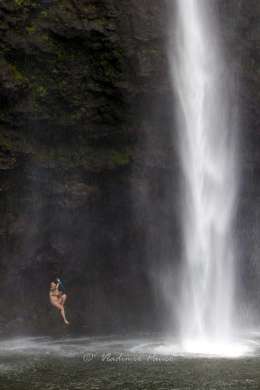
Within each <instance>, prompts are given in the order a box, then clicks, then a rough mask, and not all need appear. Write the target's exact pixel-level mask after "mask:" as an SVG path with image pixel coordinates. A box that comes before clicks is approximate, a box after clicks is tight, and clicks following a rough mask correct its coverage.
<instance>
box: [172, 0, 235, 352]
mask: <svg viewBox="0 0 260 390" xmlns="http://www.w3.org/2000/svg"><path fill="white" fill-rule="evenodd" d="M210 3H211V5H212V4H213V3H212V2H209V1H208V0H174V11H173V15H174V14H175V16H173V18H172V26H174V30H173V31H172V34H171V36H173V39H172V42H171V45H170V50H169V54H170V60H171V69H172V82H173V88H174V90H176V92H177V95H178V98H179V103H180V105H179V112H180V113H181V114H180V115H179V124H178V127H179V150H180V160H181V166H182V172H183V178H184V180H183V187H182V192H183V207H182V213H181V214H182V215H181V218H182V226H183V251H184V256H183V257H184V258H183V269H182V277H181V293H180V308H179V310H178V319H179V327H180V335H181V341H182V344H183V348H184V349H185V350H187V351H190V352H200V351H202V352H203V351H204V350H205V352H206V353H207V352H211V349H213V353H214V348H215V352H218V348H220V349H221V348H225V347H223V346H224V345H228V343H229V342H230V340H231V338H232V334H233V331H234V329H233V326H234V310H233V308H234V306H235V304H234V296H235V295H234V288H235V253H234V239H233V231H232V229H233V218H234V213H235V204H236V195H237V176H238V175H237V168H236V167H237V159H236V149H237V148H236V138H237V136H236V134H235V133H236V131H235V126H236V124H235V123H234V115H233V113H232V112H233V111H234V102H233V101H232V97H231V96H232V94H231V93H230V90H231V89H232V84H233V83H232V82H231V80H232V77H231V74H230V72H229V71H228V66H227V64H226V63H225V59H224V55H223V53H222V50H221V49H222V48H221V43H220V39H219V38H218V35H219V34H218V30H217V24H216V21H215V20H214V19H215V18H214V13H212V9H211V7H210ZM214 346H215V347H214ZM219 352H220V353H221V352H222V351H221V350H220V351H219Z"/></svg>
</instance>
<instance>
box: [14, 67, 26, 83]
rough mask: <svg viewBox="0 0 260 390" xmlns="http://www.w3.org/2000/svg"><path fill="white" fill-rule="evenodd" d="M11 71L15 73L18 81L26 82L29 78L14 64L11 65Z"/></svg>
mask: <svg viewBox="0 0 260 390" xmlns="http://www.w3.org/2000/svg"><path fill="white" fill-rule="evenodd" d="M11 71H12V74H13V78H14V79H15V80H16V81H18V82H25V81H27V78H26V77H25V76H24V75H23V74H22V73H21V72H20V71H19V70H18V69H17V67H16V66H15V65H14V64H13V65H11Z"/></svg>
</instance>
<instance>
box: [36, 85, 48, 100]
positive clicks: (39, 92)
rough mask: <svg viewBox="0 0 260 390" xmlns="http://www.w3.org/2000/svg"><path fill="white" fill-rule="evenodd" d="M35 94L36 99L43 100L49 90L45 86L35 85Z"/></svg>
mask: <svg viewBox="0 0 260 390" xmlns="http://www.w3.org/2000/svg"><path fill="white" fill-rule="evenodd" d="M33 92H34V94H35V95H36V97H40V98H43V97H45V96H46V95H47V93H48V90H47V88H46V87H44V86H43V85H34V86H33Z"/></svg>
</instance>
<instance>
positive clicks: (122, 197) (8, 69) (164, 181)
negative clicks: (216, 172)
mask: <svg viewBox="0 0 260 390" xmlns="http://www.w3.org/2000/svg"><path fill="white" fill-rule="evenodd" d="M238 3H239V4H238ZM249 3H250V4H249ZM251 3H252V4H251ZM250 5H251V6H250ZM234 11H236V12H237V13H238V17H237V18H236V21H237V22H234V21H233V19H232V18H233V16H234ZM166 12H167V11H166V8H165V3H164V2H158V1H157V0H149V1H147V0H120V1H117V0H4V1H2V2H1V4H0V30H1V34H0V49H1V55H0V101H1V113H0V215H1V219H0V240H1V245H0V270H1V273H0V295H1V300H0V313H1V314H0V322H1V323H2V329H3V330H4V329H8V331H19V332H20V331H22V330H23V329H24V330H29V331H32V330H38V331H44V332H46V330H47V329H48V328H49V326H50V324H51V327H52V328H55V327H56V326H57V327H58V329H59V326H60V323H59V319H57V318H55V313H54V311H53V310H52V308H50V307H49V303H48V284H49V281H50V280H51V279H52V278H53V277H55V276H58V275H62V276H63V277H64V279H65V284H66V285H67V289H68V292H69V296H70V299H69V306H70V308H71V310H70V313H69V314H70V317H71V319H72V323H74V328H73V329H75V330H79V329H81V330H84V331H88V332H91V331H103V330H108V331H109V330H111V331H115V330H117V329H121V330H124V329H125V330H128V331H129V330H131V329H132V330H135V329H141V328H145V327H146V325H147V324H149V328H151V327H152V326H151V323H153V324H154V326H155V327H156V326H157V324H158V322H156V320H157V319H158V317H159V316H158V315H156V311H157V309H158V307H160V308H161V302H160V300H156V294H155V295H154V291H153V290H152V288H151V285H150V280H151V279H150V275H149V274H148V266H147V261H148V262H149V263H150V264H152V263H154V262H155V263H156V262H158V261H160V259H163V258H168V257H169V256H172V253H175V254H176V255H177V253H178V250H179V229H178V222H177V218H176V208H178V203H177V198H178V196H177V195H178V190H177V188H178V185H177V176H178V163H177V159H176V157H175V156H176V151H175V146H174V142H172V141H173V139H172V134H171V133H172V124H173V117H172V111H173V110H172V107H173V105H174V102H173V98H172V96H171V94H172V93H171V88H170V83H169V77H168V65H167V58H166V50H165V44H166V25H165V24H166V22H165V21H166V20H167V17H166ZM259 12H260V8H259V6H258V5H257V2H256V1H253V0H251V1H248V0H247V1H246V0H243V1H240V2H237V1H236V2H232V1H225V2H224V1H220V7H219V13H220V16H221V17H222V20H223V27H225V28H223V34H224V35H223V36H224V40H225V42H226V43H227V46H228V47H232V53H233V54H232V62H233V63H238V67H237V72H238V77H239V78H240V79H241V80H242V81H243V83H242V84H243V93H242V97H241V100H242V103H243V107H244V109H243V117H244V118H246V120H245V127H244V128H245V129H246V130H245V131H244V133H245V134H246V137H245V139H246V141H245V143H244V145H245V147H244V151H243V156H246V157H245V158H244V157H243V167H245V168H244V172H245V173H244V177H246V181H247V180H248V181H249V183H248V182H247V184H246V185H244V188H245V190H244V192H246V189H248V188H249V187H250V194H249V195H248V198H247V201H246V202H245V206H243V208H242V209H243V210H245V213H246V214H247V215H248V214H250V212H249V213H248V205H249V204H250V199H252V198H254V199H256V198H257V199H258V198H259V197H258V193H259V191H258V185H256V184H253V183H256V177H259V175H258V173H257V163H258V162H259V159H258V157H257V156H258V154H259V153H258V149H257V145H258V144H259V142H258V127H259V115H258V113H257V107H258V103H259V100H260V95H259V88H258V85H259V83H260V78H259V77H258V73H257V69H258V63H259V62H258V53H257V50H256V42H257V39H258V37H259V32H258V30H257V20H258V16H257V15H259ZM238 37H239V38H240V39H239V38H238ZM234 43H235V44H234ZM250 174H251V176H250V178H249V176H248V175H250ZM257 175H258V176H257ZM250 183H251V184H250ZM169 189H170V190H169ZM252 194H253V195H252ZM244 198H245V199H246V195H245V196H244ZM249 217H250V216H249ZM249 217H248V218H249ZM250 218H251V217H250ZM250 218H249V219H250ZM172 221H175V222H174V223H172ZM240 231H241V232H244V230H243V228H242V227H241V229H240ZM162 232H164V233H165V234H163V238H162V237H160V239H158V236H159V234H160V235H161V236H162V234H161V233H162ZM241 234H244V233H241ZM248 242H249V241H248ZM248 245H249V244H248ZM250 245H251V244H250ZM246 253H248V250H247V251H246ZM156 302H157V305H158V307H157V306H156ZM85 324H87V328H84V326H85ZM0 325H1V324H0Z"/></svg>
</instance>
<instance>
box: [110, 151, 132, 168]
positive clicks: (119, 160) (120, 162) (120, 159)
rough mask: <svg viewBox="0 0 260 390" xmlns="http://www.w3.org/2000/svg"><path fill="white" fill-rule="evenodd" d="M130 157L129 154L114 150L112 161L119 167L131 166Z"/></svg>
mask: <svg viewBox="0 0 260 390" xmlns="http://www.w3.org/2000/svg"><path fill="white" fill-rule="evenodd" d="M129 157H130V156H129V153H128V152H125V151H116V150H114V151H113V152H112V156H111V159H112V162H113V164H115V165H117V166H124V165H128V164H129V162H130V158H129Z"/></svg>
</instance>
